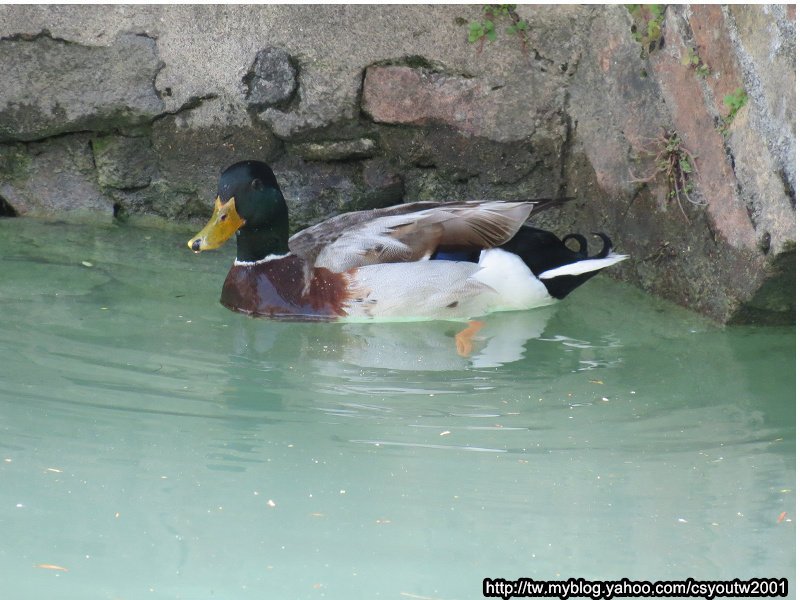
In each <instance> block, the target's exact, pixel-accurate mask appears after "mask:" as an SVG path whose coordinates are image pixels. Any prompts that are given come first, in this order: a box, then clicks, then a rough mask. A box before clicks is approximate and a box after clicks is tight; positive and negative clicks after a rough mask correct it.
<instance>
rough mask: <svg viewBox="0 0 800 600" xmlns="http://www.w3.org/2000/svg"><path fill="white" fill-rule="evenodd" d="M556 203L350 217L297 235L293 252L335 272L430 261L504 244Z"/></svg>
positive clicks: (396, 210)
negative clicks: (436, 255) (447, 252)
mask: <svg viewBox="0 0 800 600" xmlns="http://www.w3.org/2000/svg"><path fill="white" fill-rule="evenodd" d="M556 202H557V201H551V200H544V201H525V202H504V201H489V202H450V203H444V204H437V203H433V202H416V203H412V204H401V205H398V206H392V207H389V208H384V209H376V210H370V211H360V212H355V213H346V214H343V215H339V216H337V217H334V218H333V219H329V220H327V221H325V222H323V223H319V224H317V225H314V226H312V227H309V228H308V229H305V230H303V231H301V232H299V233H297V234H295V235H294V236H292V238H290V239H289V249H290V250H291V251H292V252H293V253H295V254H297V255H298V256H301V257H302V258H304V259H305V260H306V261H307V262H308V263H309V264H312V265H314V266H315V267H325V268H327V269H330V270H331V271H335V272H342V271H346V270H348V269H352V268H357V267H362V266H365V265H373V264H380V263H391V262H412V261H417V260H425V259H427V258H429V257H430V256H431V254H433V252H435V251H436V249H437V248H446V249H465V250H466V249H485V248H493V247H495V246H498V245H500V244H503V243H505V242H507V241H508V240H509V239H511V237H513V236H514V234H516V232H517V231H518V230H519V228H520V227H521V226H522V224H523V223H524V222H525V220H526V219H527V218H528V217H529V216H530V215H531V214H532V213H533V212H539V211H540V210H543V209H544V208H547V207H549V206H552V205H553V204H555V203H556Z"/></svg>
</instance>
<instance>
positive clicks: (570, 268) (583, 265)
mask: <svg viewBox="0 0 800 600" xmlns="http://www.w3.org/2000/svg"><path fill="white" fill-rule="evenodd" d="M626 258H628V255H627V254H616V253H614V252H612V253H610V254H609V255H608V256H606V257H605V258H588V259H586V260H579V261H578V262H574V263H570V264H568V265H562V266H560V267H556V268H555V269H550V270H549V271H545V272H544V273H541V274H540V275H539V279H552V278H554V277H561V276H562V275H583V274H584V273H590V272H592V271H599V270H600V269H605V268H606V267H610V266H611V265H615V264H617V263H618V262H622V261H623V260H625V259H626Z"/></svg>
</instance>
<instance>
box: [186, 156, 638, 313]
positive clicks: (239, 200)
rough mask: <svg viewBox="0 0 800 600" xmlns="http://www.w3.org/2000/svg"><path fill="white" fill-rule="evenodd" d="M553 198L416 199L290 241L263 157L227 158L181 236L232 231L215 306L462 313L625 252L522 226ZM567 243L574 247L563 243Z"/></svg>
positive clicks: (494, 306) (567, 283) (547, 285)
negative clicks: (198, 220)
mask: <svg viewBox="0 0 800 600" xmlns="http://www.w3.org/2000/svg"><path fill="white" fill-rule="evenodd" d="M556 203H557V202H555V201H552V200H544V201H525V202H505V201H488V202H448V203H443V204H439V203H435V202H415V203H410V204H401V205H398V206H392V207H389V208H381V209H374V210H366V211H359V212H352V213H346V214H342V215H339V216H336V217H333V218H331V219H328V220H327V221H324V222H322V223H319V224H317V225H314V226H312V227H309V228H308V229H305V230H303V231H300V232H298V233H296V234H295V235H293V236H292V237H289V217H288V209H287V206H286V201H285V200H284V197H283V193H282V192H281V190H280V187H279V186H278V181H277V180H276V178H275V174H274V173H273V172H272V169H271V168H270V167H269V165H267V164H265V163H263V162H258V161H244V162H238V163H236V164H234V165H231V166H230V167H228V168H227V169H226V170H225V171H224V172H223V173H222V175H221V176H220V178H219V186H218V191H217V198H216V200H215V202H214V212H213V214H212V216H211V220H210V221H209V222H208V224H207V225H206V226H205V227H204V228H203V229H202V230H201V231H200V232H199V233H198V234H197V235H196V236H194V237H193V238H192V239H190V240H189V243H188V245H189V248H191V249H192V250H193V251H194V252H201V251H204V250H212V249H214V248H218V247H219V246H221V245H222V244H223V243H224V242H225V241H226V240H227V239H229V238H230V237H231V236H233V235H234V234H236V260H235V261H234V263H233V266H232V267H231V269H230V271H229V272H228V276H227V278H226V279H225V283H224V284H223V286H222V296H221V298H220V302H221V303H222V304H223V305H224V306H226V307H227V308H229V309H231V310H233V311H238V312H242V313H245V314H248V315H253V316H263V317H273V318H293V319H325V320H335V319H348V320H361V319H375V318H378V319H390V320H405V319H417V320H422V319H469V318H473V317H478V316H481V315H485V314H488V313H491V312H495V311H507V310H523V309H530V308H535V307H538V306H542V305H546V304H551V303H552V302H554V301H556V300H559V299H562V298H564V297H565V296H566V295H567V294H569V293H570V292H571V291H572V290H574V289H575V288H577V287H578V286H579V285H581V284H582V283H583V282H585V281H586V280H588V279H589V278H590V277H592V276H593V275H595V274H596V273H597V272H598V271H600V270H601V269H603V268H605V267H608V266H611V265H613V264H616V263H618V262H620V261H622V260H624V259H625V258H627V256H624V255H621V254H616V253H614V252H613V251H612V244H611V241H610V240H609V238H608V237H607V236H606V235H604V234H595V235H597V236H599V237H600V239H601V240H602V242H603V248H602V250H601V251H600V252H599V253H598V254H596V255H595V256H589V254H588V249H587V241H586V238H585V237H584V236H582V235H579V234H574V233H573V234H570V235H568V236H566V237H564V238H563V239H559V238H558V237H557V236H556V235H554V234H553V233H550V232H548V231H544V230H541V229H537V228H535V227H532V226H530V225H526V224H525V221H526V220H527V219H528V218H529V217H530V216H531V215H532V214H534V213H536V212H539V211H541V210H544V209H545V208H548V207H550V206H552V205H554V204H556ZM570 239H571V240H574V242H575V243H576V244H577V245H578V250H572V249H570V248H569V247H568V246H567V244H566V242H567V241H568V240H570Z"/></svg>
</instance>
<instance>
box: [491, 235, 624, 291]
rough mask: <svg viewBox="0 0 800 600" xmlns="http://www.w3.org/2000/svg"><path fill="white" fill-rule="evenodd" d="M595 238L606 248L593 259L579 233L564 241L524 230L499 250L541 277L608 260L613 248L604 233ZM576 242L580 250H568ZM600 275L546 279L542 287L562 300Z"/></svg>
mask: <svg viewBox="0 0 800 600" xmlns="http://www.w3.org/2000/svg"><path fill="white" fill-rule="evenodd" d="M592 235H595V236H597V237H599V238H600V239H601V240H602V241H603V248H602V250H600V252H598V253H597V254H595V255H594V256H590V255H589V243H588V241H587V240H586V237H585V236H583V235H581V234H580V233H569V234H567V235H565V236H564V237H563V238H561V239H558V236H557V235H555V234H554V233H551V232H549V231H545V230H544V229H537V228H536V227H531V226H530V225H525V226H524V227H522V228H521V229H520V230H519V231H518V232H517V234H516V235H515V236H514V237H513V238H511V239H510V240H509V241H508V242H506V243H505V244H503V245H502V246H500V248H502V249H503V250H506V251H508V252H513V253H514V254H516V255H517V256H519V257H520V258H521V259H522V260H523V261H524V262H525V264H526V265H527V266H528V268H529V269H530V270H531V272H532V273H533V274H534V275H536V277H539V275H541V274H542V273H544V272H545V271H549V270H551V269H555V268H557V267H561V266H564V265H568V264H572V263H576V262H579V261H582V260H587V259H592V258H605V257H607V256H608V255H609V253H610V252H611V249H612V248H613V244H612V242H611V239H610V238H609V237H608V236H607V235H606V234H605V233H599V232H592ZM569 240H575V241H576V242H577V243H578V250H572V249H571V248H570V247H569V246H567V241H569ZM596 274H597V271H592V272H589V273H582V274H580V275H562V276H560V277H554V278H552V279H544V280H542V283H543V284H544V285H545V287H547V291H548V292H549V293H550V295H551V296H553V297H554V298H558V299H559V300H560V299H562V298H564V297H565V296H567V294H569V293H570V292H571V291H572V290H574V289H575V288H577V287H578V286H580V285H581V284H583V283H585V282H586V281H588V280H589V279H590V278H592V277H593V276H594V275H596Z"/></svg>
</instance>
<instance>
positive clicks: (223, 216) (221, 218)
mask: <svg viewBox="0 0 800 600" xmlns="http://www.w3.org/2000/svg"><path fill="white" fill-rule="evenodd" d="M227 218H228V215H220V216H219V220H220V221H225V220H226V219H227Z"/></svg>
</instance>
